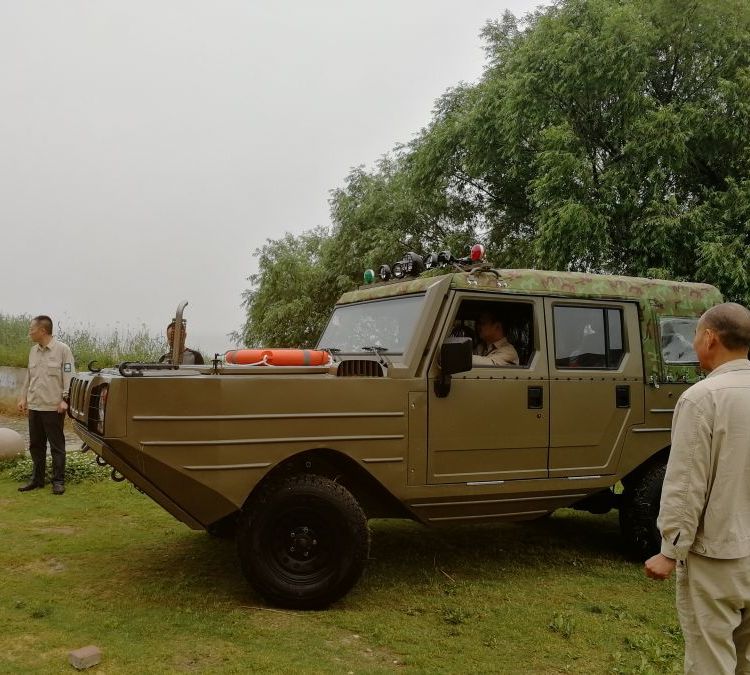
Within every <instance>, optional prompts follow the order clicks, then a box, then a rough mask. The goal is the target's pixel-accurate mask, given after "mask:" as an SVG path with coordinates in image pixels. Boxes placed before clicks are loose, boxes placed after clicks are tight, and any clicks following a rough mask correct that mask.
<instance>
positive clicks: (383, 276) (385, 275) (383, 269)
mask: <svg viewBox="0 0 750 675" xmlns="http://www.w3.org/2000/svg"><path fill="white" fill-rule="evenodd" d="M378 276H379V277H380V280H381V281H388V279H390V278H391V277H392V276H393V273H392V272H391V268H390V266H388V265H381V266H380V269H379V270H378Z"/></svg>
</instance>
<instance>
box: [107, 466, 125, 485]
mask: <svg viewBox="0 0 750 675" xmlns="http://www.w3.org/2000/svg"><path fill="white" fill-rule="evenodd" d="M109 477H110V478H111V479H112V480H113V481H115V483H122V481H124V480H125V476H123V475H122V474H121V473H120V472H119V471H118V470H117V469H112V473H111V474H109Z"/></svg>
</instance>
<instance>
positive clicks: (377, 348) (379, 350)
mask: <svg viewBox="0 0 750 675" xmlns="http://www.w3.org/2000/svg"><path fill="white" fill-rule="evenodd" d="M360 349H361V350H363V351H365V352H370V353H371V354H378V355H380V354H384V353H385V352H389V351H390V349H389V348H388V347H382V346H381V345H364V346H363V347H360Z"/></svg>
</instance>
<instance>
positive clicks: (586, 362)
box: [554, 305, 625, 369]
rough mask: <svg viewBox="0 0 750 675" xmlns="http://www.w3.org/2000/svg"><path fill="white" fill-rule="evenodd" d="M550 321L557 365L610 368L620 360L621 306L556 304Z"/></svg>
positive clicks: (614, 366)
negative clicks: (618, 307)
mask: <svg viewBox="0 0 750 675" xmlns="http://www.w3.org/2000/svg"><path fill="white" fill-rule="evenodd" d="M554 323H555V365H556V366H557V367H558V368H576V369H578V368H601V369H612V368H617V367H618V366H619V365H620V363H621V362H622V359H623V356H624V355H625V349H624V344H625V343H624V338H623V330H622V310H620V309H611V308H608V307H570V306H564V305H563V306H557V307H555V308H554Z"/></svg>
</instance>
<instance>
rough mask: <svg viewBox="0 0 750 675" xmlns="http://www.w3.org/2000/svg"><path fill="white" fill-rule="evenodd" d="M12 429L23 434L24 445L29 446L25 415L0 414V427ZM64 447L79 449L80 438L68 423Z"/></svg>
mask: <svg viewBox="0 0 750 675" xmlns="http://www.w3.org/2000/svg"><path fill="white" fill-rule="evenodd" d="M3 428H5V429H13V431H17V432H18V433H19V434H21V436H23V439H24V443H25V444H26V447H27V448H28V446H29V422H28V420H27V419H26V417H15V416H11V415H3V414H0V429H3ZM65 447H66V450H67V451H68V452H71V451H73V450H80V448H81V439H80V438H78V436H76V435H75V434H74V433H73V429H72V428H71V427H70V426H69V425H67V424H66V425H65Z"/></svg>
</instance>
